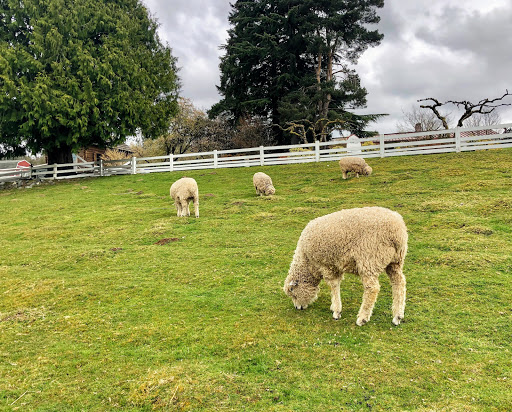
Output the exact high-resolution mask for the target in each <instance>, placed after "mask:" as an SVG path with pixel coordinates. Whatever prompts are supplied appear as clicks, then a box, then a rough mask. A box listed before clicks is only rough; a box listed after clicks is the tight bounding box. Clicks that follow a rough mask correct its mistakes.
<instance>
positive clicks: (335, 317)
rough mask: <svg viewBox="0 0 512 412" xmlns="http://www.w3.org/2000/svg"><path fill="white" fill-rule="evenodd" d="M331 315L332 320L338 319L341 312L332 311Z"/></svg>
mask: <svg viewBox="0 0 512 412" xmlns="http://www.w3.org/2000/svg"><path fill="white" fill-rule="evenodd" d="M332 317H333V319H334V320H338V319H340V318H341V312H333V313H332Z"/></svg>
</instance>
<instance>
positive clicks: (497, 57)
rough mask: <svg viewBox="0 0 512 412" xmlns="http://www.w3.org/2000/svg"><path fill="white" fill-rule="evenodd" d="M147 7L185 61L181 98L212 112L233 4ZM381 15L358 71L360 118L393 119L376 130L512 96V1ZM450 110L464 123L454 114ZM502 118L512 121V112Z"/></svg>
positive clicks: (163, 2) (397, 9) (159, 1)
mask: <svg viewBox="0 0 512 412" xmlns="http://www.w3.org/2000/svg"><path fill="white" fill-rule="evenodd" d="M143 1H144V3H145V4H146V5H147V6H148V7H149V10H150V12H151V14H152V15H153V17H155V18H156V19H157V20H158V22H159V23H160V29H159V34H160V37H161V39H162V40H163V41H164V42H167V43H168V44H169V46H170V47H171V48H172V50H173V55H174V56H175V57H177V58H178V66H179V67H180V72H179V76H180V78H181V82H182V92H181V95H182V96H183V97H186V98H190V99H191V100H192V102H193V103H194V105H195V106H196V107H198V108H201V109H205V110H206V109H209V108H210V107H211V105H212V104H214V103H216V102H217V101H219V100H220V96H219V95H218V93H217V89H216V87H215V86H216V85H218V84H219V79H220V74H219V57H220V56H221V55H222V50H220V48H219V47H220V46H221V45H222V44H225V43H226V40H227V30H228V28H229V22H228V16H229V12H230V10H231V6H230V0H143ZM234 1H235V0H231V2H234ZM379 15H380V16H381V22H380V23H379V25H378V28H379V31H380V32H381V33H383V34H384V40H383V41H382V42H381V44H380V45H379V46H377V47H374V48H371V49H369V50H367V51H366V52H365V53H364V54H363V55H362V56H361V58H360V59H359V63H358V65H357V67H356V70H357V72H358V73H359V75H360V76H361V81H362V85H363V86H364V87H366V88H367V90H368V96H367V99H368V107H367V108H366V109H364V110H359V111H358V112H359V113H388V114H389V116H386V117H385V118H383V119H382V120H379V121H378V122H377V123H375V124H373V125H372V126H370V128H371V129H373V130H377V131H379V132H380V133H392V132H395V131H396V123H397V122H398V121H400V120H401V119H402V110H406V111H407V110H410V108H411V107H412V106H416V107H418V105H419V103H417V100H418V99H421V98H426V97H434V98H437V99H438V100H440V101H446V100H469V101H471V102H473V103H476V102H478V101H479V100H481V99H484V98H495V97H499V96H501V95H503V94H504V93H505V89H508V90H509V91H510V92H511V93H512V69H511V68H512V31H511V21H512V0H485V1H483V0H464V1H460V0H415V1H410V2H409V1H401V0H386V1H385V6H384V8H382V9H380V10H379ZM504 102H507V103H512V96H508V97H506V98H505V100H504ZM449 111H451V112H452V117H453V118H458V116H457V113H458V112H457V110H456V109H455V108H454V107H451V109H450V110H449ZM500 114H501V118H502V121H503V122H512V106H511V107H503V108H501V109H500Z"/></svg>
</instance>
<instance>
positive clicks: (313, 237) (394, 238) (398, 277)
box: [284, 207, 407, 326]
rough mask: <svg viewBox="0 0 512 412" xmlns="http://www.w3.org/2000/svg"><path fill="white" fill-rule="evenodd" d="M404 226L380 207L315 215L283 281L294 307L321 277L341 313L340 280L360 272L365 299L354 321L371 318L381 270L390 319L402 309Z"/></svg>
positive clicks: (309, 297)
mask: <svg viewBox="0 0 512 412" xmlns="http://www.w3.org/2000/svg"><path fill="white" fill-rule="evenodd" d="M406 253H407V228H406V226H405V223H404V221H403V219H402V216H400V214H398V213H396V212H393V211H391V210H389V209H386V208H382V207H363V208H356V209H346V210H341V211H339V212H334V213H331V214H329V215H325V216H322V217H319V218H316V219H314V220H312V221H311V222H309V223H308V225H307V226H306V227H305V228H304V230H303V231H302V234H301V235H300V238H299V241H298V243H297V248H296V249H295V254H294V255H293V261H292V264H291V266H290V270H289V272H288V277H287V278H286V280H285V282H284V292H285V293H286V294H287V295H288V296H290V297H291V298H292V301H293V304H294V305H295V307H296V308H297V309H306V307H307V306H308V305H309V304H311V303H313V302H314V301H315V299H316V298H317V296H318V291H319V290H320V288H319V286H318V285H319V283H320V280H321V279H324V280H325V282H326V283H327V284H328V285H329V286H330V287H331V302H332V303H331V311H332V312H333V317H334V319H339V318H340V317H341V299H340V282H341V280H342V279H343V274H344V273H345V272H348V273H354V274H356V275H359V277H360V278H361V281H362V283H363V286H364V293H363V303H362V305H361V308H360V309H359V314H358V315H357V321H356V324H357V325H358V326H362V325H364V324H365V323H366V322H368V321H369V320H370V316H371V315H372V311H373V306H374V305H375V301H376V300H377V295H378V293H379V290H380V285H379V274H380V273H381V272H383V271H384V270H385V271H386V273H387V274H388V276H389V279H390V281H391V285H392V292H393V306H392V311H393V323H394V324H395V325H398V324H400V321H401V320H402V319H403V318H404V311H405V276H404V274H403V273H402V268H403V265H404V259H405V255H406Z"/></svg>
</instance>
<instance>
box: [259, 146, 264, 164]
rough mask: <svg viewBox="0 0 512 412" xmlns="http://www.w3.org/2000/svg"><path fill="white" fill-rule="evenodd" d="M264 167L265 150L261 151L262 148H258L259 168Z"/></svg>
mask: <svg viewBox="0 0 512 412" xmlns="http://www.w3.org/2000/svg"><path fill="white" fill-rule="evenodd" d="M264 165H265V150H264V149H263V146H260V166H264Z"/></svg>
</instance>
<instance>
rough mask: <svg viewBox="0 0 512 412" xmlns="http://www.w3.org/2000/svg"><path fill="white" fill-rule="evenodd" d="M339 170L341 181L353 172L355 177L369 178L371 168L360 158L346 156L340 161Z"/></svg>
mask: <svg viewBox="0 0 512 412" xmlns="http://www.w3.org/2000/svg"><path fill="white" fill-rule="evenodd" d="M340 169H341V172H342V173H343V179H346V178H347V173H349V172H354V173H355V174H356V177H359V175H366V176H370V175H371V174H372V168H371V167H370V166H368V164H367V163H366V162H365V161H364V159H363V158H362V157H355V156H347V157H342V158H341V159H340Z"/></svg>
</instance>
